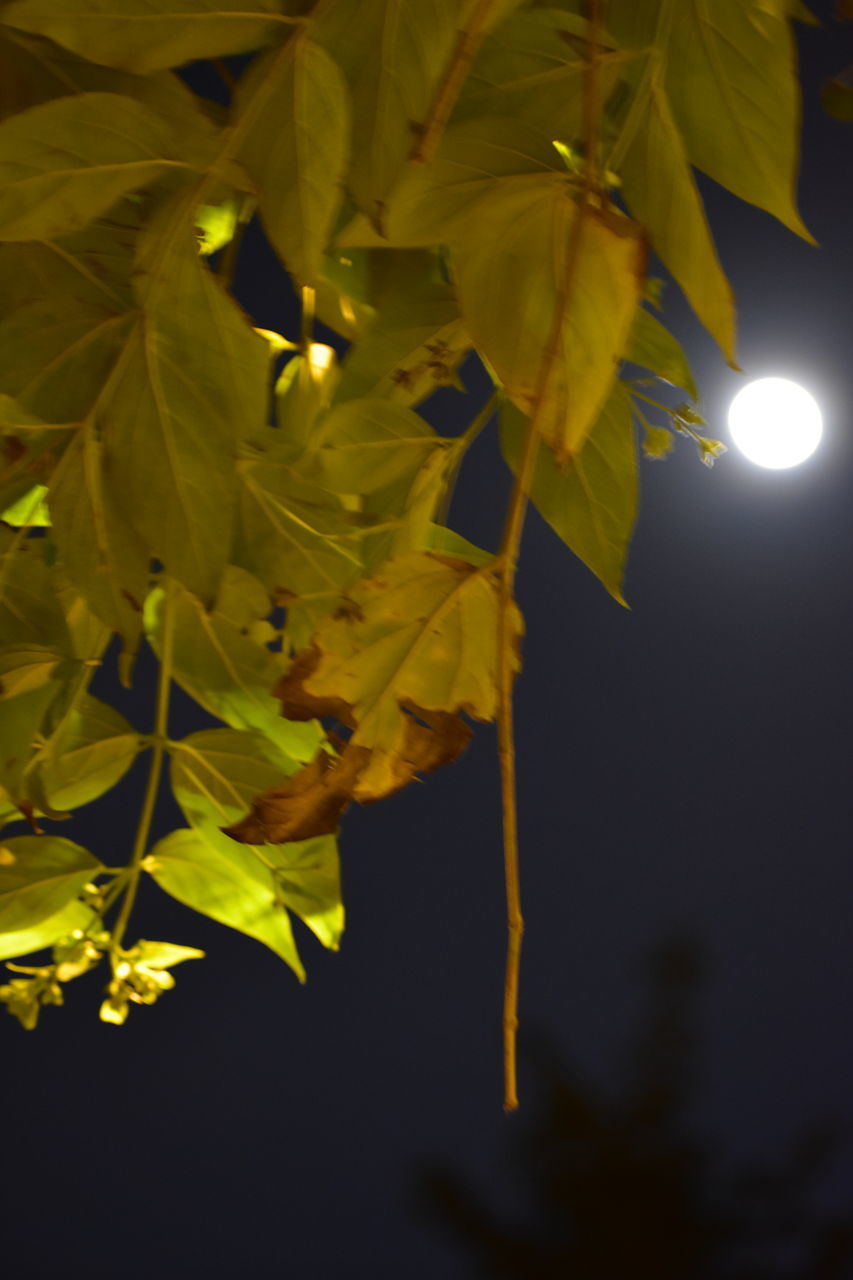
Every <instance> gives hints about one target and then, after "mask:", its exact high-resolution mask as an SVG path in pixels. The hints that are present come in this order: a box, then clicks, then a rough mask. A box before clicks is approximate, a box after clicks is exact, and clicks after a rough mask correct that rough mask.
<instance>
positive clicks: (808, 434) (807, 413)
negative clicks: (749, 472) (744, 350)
mask: <svg viewBox="0 0 853 1280" xmlns="http://www.w3.org/2000/svg"><path fill="white" fill-rule="evenodd" d="M729 431H730V432H731V436H732V439H733V440H734V442H735V444H736V445H737V447H738V449H740V451H741V453H742V454H744V456H745V457H747V458H749V460H750V462H755V463H757V464H758V466H760V467H771V468H773V469H774V470H777V471H779V470H782V469H783V468H785V467H796V466H798V465H799V463H801V462H805V460H806V458H809V457H811V455H812V454H813V453H814V451H815V449H816V448H817V447H818V445H819V444H820V439H821V436H822V435H823V418H822V416H821V412H820V409H819V407H818V403H817V401H816V400H815V398H814V396H812V395H811V394H810V393H809V392H808V391H806V389H805V387H801V386H800V385H799V383H797V382H791V381H789V380H788V378H758V379H757V380H756V381H755V382H750V383H748V384H747V386H745V387H744V388H743V389H742V390H741V391H739V392H738V393H737V395H736V396H735V398H734V400H733V401H732V403H731V408H730V409H729Z"/></svg>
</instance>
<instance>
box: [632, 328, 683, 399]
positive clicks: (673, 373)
mask: <svg viewBox="0 0 853 1280" xmlns="http://www.w3.org/2000/svg"><path fill="white" fill-rule="evenodd" d="M624 355H625V359H626V360H629V361H630V362H631V364H638V365H640V366H641V367H642V368H643V369H649V370H650V371H651V372H652V373H654V374H656V375H657V377H659V378H662V379H663V381H664V382H669V383H672V385H673V386H676V387H681V388H682V390H684V391H686V392H687V394H688V395H689V396H690V397H691V398H692V399H693V400H696V399H698V396H699V393H698V391H697V390H696V383H695V382H694V381H693V374H692V373H691V371H690V365H689V364H688V362H687V356H686V355H685V354H684V350H683V348H682V346H681V343H680V342H678V340H677V339H676V338H674V337H673V336H672V334H671V333H670V332H669V330H668V329H666V328H664V326H663V325H662V324H661V322H660V320H658V318H657V316H654V315H652V313H651V311H647V310H646V309H645V307H640V308H639V309H638V311H637V313H636V315H635V316H634V323H633V325H632V326H631V332H630V335H629V337H628V345H627V347H626V348H625V352H624Z"/></svg>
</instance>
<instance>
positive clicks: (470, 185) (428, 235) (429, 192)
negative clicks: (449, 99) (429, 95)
mask: <svg viewBox="0 0 853 1280" xmlns="http://www.w3.org/2000/svg"><path fill="white" fill-rule="evenodd" d="M527 175H538V176H539V177H541V178H542V180H543V181H545V180H546V179H547V178H549V177H550V179H551V181H553V182H558V181H559V182H560V183H565V180H566V179H565V170H564V169H563V167H562V164H561V162H560V159H559V156H558V154H557V151H556V150H555V148H554V144H553V142H552V141H551V139H550V138H549V137H547V136H546V135H543V134H542V133H541V132H540V131H539V130H538V129H532V128H530V126H529V125H526V124H524V123H523V122H522V121H520V120H512V119H505V118H501V117H492V116H489V117H486V118H484V119H479V118H478V119H474V120H463V121H461V122H460V123H459V124H458V125H454V126H453V127H452V128H450V129H448V130H447V131H446V132H445V134H444V137H443V139H442V142H441V146H440V148H439V151H438V155H437V157H436V159H435V160H434V161H433V162H432V163H431V164H427V165H410V166H409V168H408V169H407V170H406V172H405V174H404V175H403V177H402V179H401V181H400V183H399V185H398V186H397V188H396V189H395V191H394V195H393V199H392V200H391V202H390V205H389V207H388V209H387V210H386V212H385V215H384V216H385V222H384V228H383V236H378V235H377V234H376V232H375V231H374V230H372V229H371V226H370V224H369V222H368V221H367V219H366V218H355V219H353V221H352V222H351V223H350V224H349V225H348V226H346V227H345V228H344V229H343V231H342V232H341V234H340V235H339V236H338V238H337V244H338V246H339V248H342V249H346V248H351V247H355V248H357V247H360V246H367V247H373V248H382V247H387V246H388V245H393V246H400V247H409V248H417V247H418V246H422V245H437V244H449V243H452V242H453V240H454V239H455V237H456V233H457V229H458V228H459V227H460V226H461V227H462V228H463V230H464V229H465V228H467V229H468V230H469V231H470V228H471V226H472V225H473V223H474V222H475V221H476V220H477V218H478V217H479V216H480V214H481V211H482V210H483V209H484V208H487V207H488V204H489V203H490V202H491V201H492V200H493V199H499V198H500V192H501V191H502V189H503V188H504V187H505V185H506V184H505V182H504V181H502V180H505V179H507V178H519V177H521V176H527Z"/></svg>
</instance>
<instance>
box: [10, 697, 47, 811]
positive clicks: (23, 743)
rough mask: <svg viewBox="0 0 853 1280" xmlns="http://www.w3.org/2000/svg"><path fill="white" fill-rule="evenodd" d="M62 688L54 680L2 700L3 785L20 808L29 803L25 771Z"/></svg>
mask: <svg viewBox="0 0 853 1280" xmlns="http://www.w3.org/2000/svg"><path fill="white" fill-rule="evenodd" d="M60 689H61V685H60V684H59V682H58V681H50V682H49V683H48V684H44V685H41V686H39V687H38V688H36V689H31V690H30V691H29V692H28V693H22V694H21V695H20V696H19V697H17V698H4V699H2V700H0V742H2V743H3V752H2V755H0V786H2V788H3V790H4V792H5V794H6V796H7V797H8V800H9V802H10V804H12V805H14V806H15V807H16V808H17V807H18V805H19V804H24V803H25V801H26V800H27V797H26V795H24V794H23V789H22V785H21V783H22V778H23V776H24V771H25V770H26V768H27V766H28V764H29V762H30V760H31V758H32V756H33V755H34V753H35V752H36V750H38V744H37V741H36V739H37V735H38V733H39V730H40V729H41V727H42V724H43V723H44V720H45V717H46V715H47V713H48V711H49V709H50V707H51V704H52V703H53V701H54V699H55V698H56V697H57V695H58V694H59V692H60Z"/></svg>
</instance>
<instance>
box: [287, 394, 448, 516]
mask: <svg viewBox="0 0 853 1280" xmlns="http://www.w3.org/2000/svg"><path fill="white" fill-rule="evenodd" d="M449 445H450V441H447V440H442V439H441V437H440V436H437V435H436V433H435V432H434V431H433V429H432V427H430V426H428V425H427V423H426V422H424V420H423V418H421V417H419V416H418V414H416V413H413V412H412V410H411V409H407V408H405V406H403V405H396V404H392V403H389V402H388V401H387V400H383V399H379V398H366V399H360V400H348V401H346V402H345V403H344V404H339V405H337V406H336V407H335V408H334V409H332V410H331V411H330V412H329V413H328V414H327V415H326V417H325V418H324V419H323V420H322V422H320V423H319V424H318V427H317V430H316V433H315V439H314V441H313V443H312V450H313V458H314V459H315V462H316V466H317V468H318V479H319V483H320V484H321V485H322V487H323V488H325V489H330V490H331V491H332V492H333V493H353V494H367V493H375V492H376V491H377V490H379V489H384V488H387V487H388V485H392V484H396V483H397V482H398V481H399V480H404V479H406V478H411V477H412V476H414V475H415V473H416V472H417V471H419V470H420V469H421V467H422V466H423V465H424V463H425V462H426V460H427V458H428V457H429V455H430V454H432V453H433V452H434V451H436V450H442V449H446V448H448V447H449Z"/></svg>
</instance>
